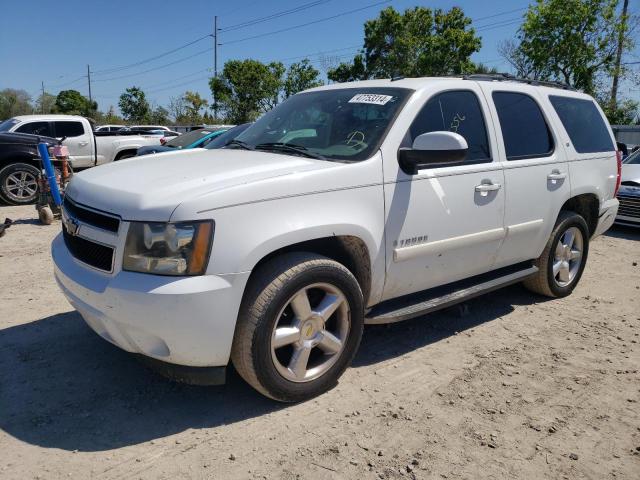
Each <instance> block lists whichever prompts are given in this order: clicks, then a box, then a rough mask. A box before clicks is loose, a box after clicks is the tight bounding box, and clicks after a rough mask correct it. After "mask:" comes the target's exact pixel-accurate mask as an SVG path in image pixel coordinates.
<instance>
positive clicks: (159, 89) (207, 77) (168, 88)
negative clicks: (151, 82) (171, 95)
mask: <svg viewBox="0 0 640 480" xmlns="http://www.w3.org/2000/svg"><path fill="white" fill-rule="evenodd" d="M209 78H211V77H209V75H207V76H204V77H199V78H194V79H193V80H189V81H186V82H182V83H178V84H176V85H169V86H168V87H163V88H156V89H153V90H148V91H147V92H145V93H157V92H163V91H165V90H171V89H172V88H177V87H182V86H184V85H189V84H191V83H195V82H199V81H201V80H208V79H209Z"/></svg>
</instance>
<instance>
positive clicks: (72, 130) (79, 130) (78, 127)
mask: <svg viewBox="0 0 640 480" xmlns="http://www.w3.org/2000/svg"><path fill="white" fill-rule="evenodd" d="M55 128H56V137H58V138H60V137H67V138H71V137H79V136H80V135H84V127H83V126H82V123H80V122H55Z"/></svg>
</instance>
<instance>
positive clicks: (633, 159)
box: [0, 125, 640, 165]
mask: <svg viewBox="0 0 640 480" xmlns="http://www.w3.org/2000/svg"><path fill="white" fill-rule="evenodd" d="M1 126H2V125H0V127H1ZM622 163H624V164H626V165H628V164H633V165H640V150H636V151H635V152H633V153H632V154H631V155H629V156H628V157H627V158H625V159H624V161H623V162H622Z"/></svg>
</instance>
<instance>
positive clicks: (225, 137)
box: [204, 123, 252, 150]
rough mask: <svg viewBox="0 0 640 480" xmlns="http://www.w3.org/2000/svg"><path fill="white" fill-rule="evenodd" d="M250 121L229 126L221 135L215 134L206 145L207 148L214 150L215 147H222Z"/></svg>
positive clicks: (249, 124)
mask: <svg viewBox="0 0 640 480" xmlns="http://www.w3.org/2000/svg"><path fill="white" fill-rule="evenodd" d="M251 125H252V124H251V123H243V124H242V125H237V126H235V127H233V128H230V129H229V130H227V131H226V132H224V133H223V134H222V135H219V136H217V137H216V138H214V139H213V140H211V141H210V142H209V143H208V144H207V146H206V147H204V148H206V149H207V150H215V149H216V148H222V147H224V146H226V145H227V144H228V143H229V142H230V141H231V140H233V139H234V138H236V137H237V136H238V135H240V134H241V133H242V132H244V131H245V130H246V129H247V128H249V127H250V126H251Z"/></svg>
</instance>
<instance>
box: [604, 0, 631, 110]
mask: <svg viewBox="0 0 640 480" xmlns="http://www.w3.org/2000/svg"><path fill="white" fill-rule="evenodd" d="M628 9H629V0H624V3H623V5H622V16H621V17H620V19H621V21H622V25H621V26H620V33H619V34H618V50H617V52H616V65H615V67H614V70H613V84H612V85H611V100H610V102H609V108H611V110H612V111H613V110H614V109H615V108H616V106H617V105H618V85H619V83H620V69H621V65H622V50H623V49H624V36H625V34H626V33H627V22H628V18H627V10H628Z"/></svg>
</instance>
